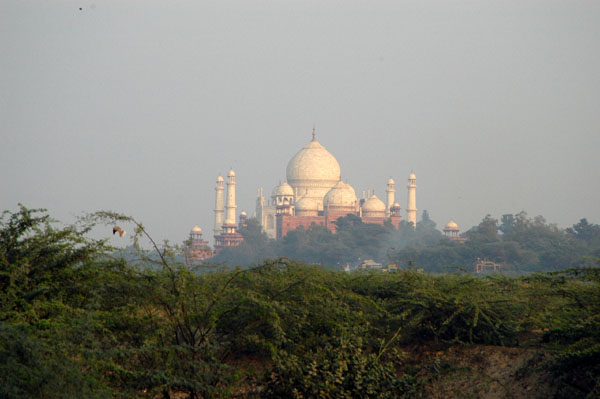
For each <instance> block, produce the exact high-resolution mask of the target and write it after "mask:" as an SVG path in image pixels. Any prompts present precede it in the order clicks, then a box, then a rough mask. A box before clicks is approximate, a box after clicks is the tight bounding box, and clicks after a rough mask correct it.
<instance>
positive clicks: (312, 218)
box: [185, 129, 465, 260]
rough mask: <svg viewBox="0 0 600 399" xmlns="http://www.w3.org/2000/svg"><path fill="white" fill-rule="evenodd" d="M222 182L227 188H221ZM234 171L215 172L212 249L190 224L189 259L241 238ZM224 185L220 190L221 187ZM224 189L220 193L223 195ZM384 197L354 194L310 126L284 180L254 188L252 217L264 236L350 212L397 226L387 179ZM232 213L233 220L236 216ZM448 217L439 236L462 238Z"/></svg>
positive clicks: (410, 209) (413, 199)
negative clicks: (266, 188) (309, 137)
mask: <svg viewBox="0 0 600 399" xmlns="http://www.w3.org/2000/svg"><path fill="white" fill-rule="evenodd" d="M225 185H227V190H225ZM406 187H407V201H406V222H407V223H409V224H411V225H412V226H413V227H415V226H416V225H417V177H416V175H415V174H414V173H413V172H412V171H411V172H410V173H409V175H408V184H407V186H406ZM235 188H236V174H235V171H234V170H233V169H232V170H230V171H229V173H228V174H227V180H225V179H224V178H223V177H222V176H218V177H217V181H216V187H215V194H216V195H215V210H214V213H215V218H214V229H213V234H214V239H215V245H214V252H213V251H212V250H210V248H209V247H208V241H206V240H204V239H203V238H202V229H201V228H200V227H198V226H195V227H194V228H193V229H192V230H191V232H190V238H189V240H188V241H187V242H186V243H185V245H186V251H185V256H186V258H187V259H191V260H204V259H207V258H209V257H211V256H212V255H213V254H214V253H219V252H220V251H221V250H222V249H223V248H226V247H235V246H238V245H240V243H242V242H243V241H244V237H243V236H242V235H241V234H240V233H239V231H238V230H239V229H240V228H242V227H244V226H245V225H246V222H247V217H248V216H247V214H246V212H241V213H240V216H239V219H237V218H236V209H237V205H236V195H235ZM225 191H226V193H225ZM225 194H226V196H225ZM385 200H386V201H385V203H384V202H383V200H382V199H380V198H378V197H377V196H376V195H375V193H371V190H367V191H363V192H362V196H361V198H360V199H359V198H358V197H357V196H356V191H355V190H354V188H353V187H352V186H351V185H350V184H348V183H346V182H344V181H343V180H342V178H341V169H340V164H339V163H338V161H337V159H335V157H334V156H333V155H332V154H331V153H330V152H329V151H327V149H326V148H325V147H324V146H323V145H322V144H321V143H319V142H318V141H317V139H316V136H315V130H314V129H313V133H312V140H311V141H310V142H309V143H308V144H307V145H306V146H304V147H303V148H301V149H300V151H298V152H297V153H296V155H294V156H293V157H292V159H290V161H289V162H288V164H287V169H286V181H284V182H283V183H282V184H279V185H277V186H276V187H274V188H273V190H272V191H271V196H270V197H269V198H267V197H265V193H264V189H263V188H259V189H258V191H257V196H256V208H255V212H254V217H255V218H256V219H257V221H258V223H259V224H260V226H261V227H262V229H263V230H264V231H265V233H266V234H267V235H268V236H269V238H273V239H280V238H283V237H285V236H286V234H287V233H288V232H289V231H291V230H294V229H297V228H299V227H304V228H308V227H310V226H311V225H312V224H313V223H315V224H317V225H321V226H324V227H326V228H327V229H329V230H330V231H331V232H333V233H335V232H336V229H337V225H336V223H335V222H336V221H337V220H338V219H339V218H340V217H344V216H347V215H354V216H357V217H359V218H360V219H361V220H362V221H363V222H364V223H375V224H380V225H384V224H386V223H389V224H391V225H392V226H394V227H395V228H398V226H399V225H400V221H401V212H400V210H401V208H400V204H399V203H398V202H396V183H395V182H394V179H392V178H391V177H390V178H389V179H388V180H387V186H386V198H385ZM236 219H237V220H236ZM459 232H460V230H459V228H458V225H457V224H456V223H455V222H454V221H452V220H451V221H450V222H448V224H447V225H446V226H445V227H444V229H443V233H444V236H445V237H447V238H448V239H450V240H453V241H458V242H464V240H465V238H464V237H461V236H460V235H459Z"/></svg>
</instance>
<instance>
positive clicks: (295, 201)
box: [255, 130, 417, 239]
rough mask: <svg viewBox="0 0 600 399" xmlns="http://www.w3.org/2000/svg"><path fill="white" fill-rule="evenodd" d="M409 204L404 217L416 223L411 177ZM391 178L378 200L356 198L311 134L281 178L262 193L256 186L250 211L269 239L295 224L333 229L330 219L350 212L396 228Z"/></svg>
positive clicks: (397, 215) (397, 219)
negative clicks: (253, 205) (266, 191)
mask: <svg viewBox="0 0 600 399" xmlns="http://www.w3.org/2000/svg"><path fill="white" fill-rule="evenodd" d="M408 188H409V192H408V202H409V208H408V209H407V211H409V212H408V213H407V218H408V219H409V221H413V223H414V224H415V225H416V211H417V209H416V176H415V175H414V173H412V172H411V174H410V175H409V180H408ZM395 192H396V190H395V182H394V180H393V179H392V178H390V179H389V180H388V182H387V189H386V200H387V202H386V203H384V202H383V201H382V200H381V199H379V198H378V197H377V196H376V195H375V194H371V193H370V191H369V194H368V195H365V192H364V191H363V196H362V198H361V199H360V200H359V199H358V198H357V196H356V192H355V190H354V188H353V187H352V186H350V185H349V184H348V183H346V182H344V181H343V180H342V179H341V168H340V165H339V163H338V161H337V160H336V159H335V157H334V156H333V155H332V154H331V153H330V152H329V151H327V149H325V147H323V146H322V145H321V144H320V143H319V142H318V141H317V140H316V137H315V132H314V130H313V137H312V140H311V141H310V142H309V143H308V144H307V145H306V146H305V147H303V148H302V149H301V150H300V151H298V152H297V153H296V154H295V155H294V156H293V157H292V159H290V161H289V162H288V165H287V168H286V181H285V182H284V183H282V184H280V185H278V186H276V187H275V188H274V189H273V190H272V192H271V197H270V198H266V197H265V195H264V190H263V188H259V189H258V191H257V198H256V213H255V216H256V218H257V219H258V221H259V223H260V224H261V226H262V227H263V229H264V230H265V232H266V233H267V235H268V236H269V237H271V238H277V239H278V238H282V237H284V236H285V235H286V234H287V232H288V231H290V230H294V229H296V228H298V227H299V226H303V227H305V228H308V227H309V226H310V225H311V224H312V223H315V224H318V225H322V226H325V227H327V228H328V229H329V230H331V231H332V232H335V231H336V225H335V223H334V222H335V221H336V220H337V219H338V218H340V217H343V216H346V215H349V214H351V215H356V216H358V217H360V218H361V219H362V220H363V222H365V223H376V224H382V225H383V224H384V223H385V222H386V221H389V222H390V223H391V224H392V225H393V226H395V227H396V228H397V227H398V225H399V223H400V220H401V215H400V204H398V202H395Z"/></svg>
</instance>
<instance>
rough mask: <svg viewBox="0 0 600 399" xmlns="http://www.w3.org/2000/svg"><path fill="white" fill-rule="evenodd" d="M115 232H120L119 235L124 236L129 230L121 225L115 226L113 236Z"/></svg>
mask: <svg viewBox="0 0 600 399" xmlns="http://www.w3.org/2000/svg"><path fill="white" fill-rule="evenodd" d="M115 233H119V237H123V236H124V235H125V233H127V232H126V231H125V230H123V229H122V228H120V227H119V226H115V227H113V236H114V235H115Z"/></svg>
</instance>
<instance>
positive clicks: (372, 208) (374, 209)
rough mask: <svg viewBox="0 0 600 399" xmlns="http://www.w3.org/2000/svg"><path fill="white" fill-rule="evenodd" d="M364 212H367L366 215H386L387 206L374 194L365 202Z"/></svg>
mask: <svg viewBox="0 0 600 399" xmlns="http://www.w3.org/2000/svg"><path fill="white" fill-rule="evenodd" d="M362 210H363V212H366V213H379V212H384V213H385V204H384V203H383V201H382V200H380V199H379V198H377V196H376V195H375V194H373V195H372V196H371V197H370V198H369V199H367V200H366V201H365V203H364V204H363V206H362ZM367 216H369V215H367ZM371 216H374V215H371Z"/></svg>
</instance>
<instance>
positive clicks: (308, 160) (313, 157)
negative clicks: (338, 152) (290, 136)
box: [286, 138, 341, 209]
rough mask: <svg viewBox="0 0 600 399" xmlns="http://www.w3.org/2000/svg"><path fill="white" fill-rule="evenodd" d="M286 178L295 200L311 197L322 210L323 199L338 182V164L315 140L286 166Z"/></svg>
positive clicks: (339, 175)
mask: <svg viewBox="0 0 600 399" xmlns="http://www.w3.org/2000/svg"><path fill="white" fill-rule="evenodd" d="M286 177H287V181H288V183H289V184H290V185H291V186H292V187H293V188H294V191H295V195H296V200H298V199H299V198H302V197H311V198H314V199H316V200H317V201H318V202H319V209H323V197H324V196H325V194H326V193H327V191H329V189H330V188H332V187H333V186H335V184H336V183H337V182H338V181H340V178H341V173H340V164H339V163H338V161H337V160H336V159H335V157H334V156H333V155H331V153H330V152H329V151H327V150H326V149H325V147H323V146H322V145H321V144H320V143H319V142H318V141H317V140H315V139H314V138H313V140H312V141H311V142H310V143H308V145H306V146H305V147H304V148H302V149H301V150H300V151H298V153H297V154H296V155H294V157H293V158H292V159H290V162H289V163H288V165H287V170H286Z"/></svg>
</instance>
